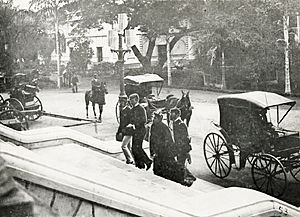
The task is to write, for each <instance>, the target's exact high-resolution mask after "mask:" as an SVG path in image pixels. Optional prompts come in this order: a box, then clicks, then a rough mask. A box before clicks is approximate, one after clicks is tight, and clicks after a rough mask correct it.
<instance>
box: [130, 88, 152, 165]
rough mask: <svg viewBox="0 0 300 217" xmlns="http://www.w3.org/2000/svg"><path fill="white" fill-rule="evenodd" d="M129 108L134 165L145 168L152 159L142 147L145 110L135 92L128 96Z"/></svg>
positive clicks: (144, 129) (145, 117) (145, 119)
mask: <svg viewBox="0 0 300 217" xmlns="http://www.w3.org/2000/svg"><path fill="white" fill-rule="evenodd" d="M129 101H130V104H131V106H132V108H131V124H129V125H127V126H129V127H131V126H133V128H134V133H133V137H132V154H133V158H134V161H135V166H136V167H138V168H140V169H143V168H145V166H146V170H148V169H150V167H151V164H152V160H151V159H150V158H149V157H148V156H147V154H146V153H145V151H144V149H143V140H144V137H145V134H146V128H145V124H146V121H147V116H146V111H145V109H144V108H143V107H142V106H141V105H140V103H139V95H138V94H137V93H134V94H131V95H130V96H129Z"/></svg>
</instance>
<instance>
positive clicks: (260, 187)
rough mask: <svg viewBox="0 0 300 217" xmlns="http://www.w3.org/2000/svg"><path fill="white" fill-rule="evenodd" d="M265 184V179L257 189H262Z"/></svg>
mask: <svg viewBox="0 0 300 217" xmlns="http://www.w3.org/2000/svg"><path fill="white" fill-rule="evenodd" d="M266 182H267V179H264V181H263V183H262V184H261V185H260V186H259V187H258V189H262V187H263V186H264V185H265V183H266Z"/></svg>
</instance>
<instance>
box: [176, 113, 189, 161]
mask: <svg viewBox="0 0 300 217" xmlns="http://www.w3.org/2000/svg"><path fill="white" fill-rule="evenodd" d="M173 133H174V141H175V145H176V150H177V161H178V163H180V164H182V165H185V161H186V159H187V154H188V153H189V152H190V150H192V148H191V145H190V139H189V135H188V130H187V126H186V124H185V123H184V122H183V121H182V120H181V119H180V118H179V119H177V120H175V121H174V122H173Z"/></svg>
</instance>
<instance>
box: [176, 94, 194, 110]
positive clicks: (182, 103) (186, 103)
mask: <svg viewBox="0 0 300 217" xmlns="http://www.w3.org/2000/svg"><path fill="white" fill-rule="evenodd" d="M181 93H182V96H181V99H180V100H179V101H178V103H177V107H178V108H179V109H180V110H185V111H188V110H191V109H192V104H191V100H190V91H187V92H186V93H185V92H184V91H181Z"/></svg>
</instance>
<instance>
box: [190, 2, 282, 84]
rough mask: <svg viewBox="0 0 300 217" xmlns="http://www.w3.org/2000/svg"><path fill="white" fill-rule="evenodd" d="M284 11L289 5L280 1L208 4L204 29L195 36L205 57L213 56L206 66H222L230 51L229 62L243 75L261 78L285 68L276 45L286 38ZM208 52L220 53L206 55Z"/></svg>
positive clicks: (203, 23)
mask: <svg viewBox="0 0 300 217" xmlns="http://www.w3.org/2000/svg"><path fill="white" fill-rule="evenodd" d="M283 6H284V7H283ZM283 8H286V5H285V4H282V3H281V1H263V0H258V1H247V0H238V1H237V0H231V1H207V4H206V15H205V16H204V17H203V18H202V19H201V20H199V24H198V25H199V26H200V25H201V26H202V29H203V30H202V31H199V32H197V34H195V35H194V36H195V37H196V38H198V47H199V49H200V50H201V49H202V56H204V55H205V54H207V53H208V54H209V56H210V61H208V63H207V64H210V63H215V64H220V63H221V61H220V60H221V56H222V55H220V54H221V53H222V51H225V50H227V51H228V52H227V53H228V54H229V55H226V56H225V57H226V58H227V59H226V63H227V64H228V63H229V64H231V65H233V66H235V68H237V71H238V72H239V73H240V74H241V73H244V76H249V75H251V74H252V75H253V76H254V77H258V78H261V79H262V78H265V77H266V75H267V74H268V73H270V72H275V71H276V70H280V68H281V69H283V66H284V64H283V60H282V54H281V52H282V51H279V50H278V49H277V46H276V41H277V39H278V38H282V37H283V35H282V22H281V20H282V16H283V15H284V10H285V9H283ZM191 19H193V18H191ZM196 19H197V18H196V17H195V18H194V20H196ZM215 47H217V48H218V49H213V48H215ZM205 49H206V51H218V50H219V52H205V51H204V52H203V50H205ZM233 51H234V52H233ZM237 54H238V55H237Z"/></svg>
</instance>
